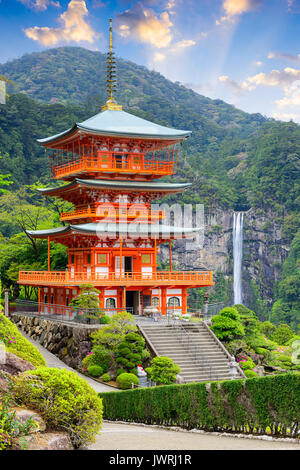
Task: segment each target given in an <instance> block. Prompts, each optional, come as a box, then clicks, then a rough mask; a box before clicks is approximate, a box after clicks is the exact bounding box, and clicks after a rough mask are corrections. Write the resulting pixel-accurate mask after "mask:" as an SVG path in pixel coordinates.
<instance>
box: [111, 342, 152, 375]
mask: <svg viewBox="0 0 300 470" xmlns="http://www.w3.org/2000/svg"><path fill="white" fill-rule="evenodd" d="M144 348H145V340H144V339H143V338H142V336H141V335H139V334H137V333H128V334H127V335H125V337H124V339H123V341H122V342H121V343H120V344H119V346H118V349H117V354H116V362H117V364H119V365H120V366H122V367H123V368H124V369H125V370H126V371H127V372H128V371H130V370H132V369H134V368H135V367H136V366H137V365H138V364H140V363H141V362H142V353H143V350H144Z"/></svg>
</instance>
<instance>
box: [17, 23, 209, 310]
mask: <svg viewBox="0 0 300 470" xmlns="http://www.w3.org/2000/svg"><path fill="white" fill-rule="evenodd" d="M110 32H111V29H110ZM110 38H111V36H110ZM110 44H112V41H111V40H110ZM111 47H112V45H111ZM109 54H110V55H108V74H107V76H108V77H114V71H113V63H111V62H110V61H111V60H112V54H113V53H112V49H111V50H110V53H109ZM113 83H114V78H108V91H109V98H108V100H107V102H106V105H105V106H103V107H102V110H101V112H100V113H98V114H96V115H95V116H93V117H91V118H90V119H87V120H86V121H83V122H80V123H76V124H74V126H73V127H72V128H70V129H67V130H66V131H64V132H61V133H60V134H56V135H54V136H51V137H47V138H45V139H40V140H39V142H40V143H41V144H42V145H43V147H45V148H46V149H48V152H49V158H50V171H51V175H52V178H53V179H55V180H58V179H60V180H62V181H63V182H64V184H63V185H62V186H59V187H53V188H49V189H40V190H39V191H40V192H41V193H42V194H43V195H45V196H47V197H55V198H60V199H62V200H65V201H68V202H70V203H72V204H73V210H72V211H70V212H64V213H61V215H60V219H61V221H63V223H64V224H68V225H63V226H61V227H59V228H53V229H49V230H36V231H28V234H29V236H30V237H32V238H41V239H46V240H48V270H47V271H20V273H19V283H20V284H22V285H31V286H35V287H38V292H39V312H40V313H49V314H52V313H56V312H59V313H66V314H68V315H69V314H70V312H71V308H69V305H70V303H71V301H72V300H73V299H74V298H76V297H77V296H78V295H79V294H80V293H81V286H82V285H83V284H90V285H93V286H94V287H95V288H96V289H98V290H99V292H100V294H99V303H100V308H101V309H103V310H104V311H105V312H106V313H107V314H109V313H115V312H116V311H120V310H127V311H130V312H132V313H134V314H138V315H142V314H143V311H144V309H145V307H149V306H154V307H157V308H158V309H159V310H160V312H161V313H162V315H166V314H167V313H168V311H174V310H176V311H178V312H181V313H182V314H185V313H186V312H187V296H188V294H187V289H188V288H198V287H208V286H212V285H213V284H214V282H213V278H212V272H211V271H173V270H172V266H171V259H170V267H169V270H167V271H161V270H158V269H157V254H158V251H159V246H160V245H161V244H162V243H168V242H169V243H170V256H171V241H172V240H176V239H182V238H191V237H193V236H195V234H196V233H197V231H198V230H199V228H192V227H178V226H177V225H176V226H175V225H171V224H170V223H169V224H165V223H163V222H164V218H165V213H164V211H163V210H153V209H152V208H151V204H152V202H153V201H155V200H156V199H160V198H162V197H163V196H165V195H170V194H174V193H181V192H182V191H184V190H185V189H186V188H187V187H188V186H190V185H189V184H186V183H181V184H180V183H165V182H162V181H159V180H160V179H161V178H162V177H163V176H166V175H174V174H175V173H176V167H177V160H178V156H179V151H180V146H181V143H182V141H183V140H184V139H186V138H188V136H189V135H190V134H191V132H190V131H185V130H178V129H172V128H168V127H165V126H161V125H159V124H155V123H153V122H150V121H147V120H145V119H141V118H139V117H137V116H134V115H132V114H129V113H127V112H125V111H123V110H122V107H121V106H119V105H117V103H116V102H115V100H114V97H113V93H112V91H113V88H114V85H113ZM50 242H55V243H61V244H63V245H65V246H66V247H67V250H68V264H67V266H66V270H65V271H51V269H50Z"/></svg>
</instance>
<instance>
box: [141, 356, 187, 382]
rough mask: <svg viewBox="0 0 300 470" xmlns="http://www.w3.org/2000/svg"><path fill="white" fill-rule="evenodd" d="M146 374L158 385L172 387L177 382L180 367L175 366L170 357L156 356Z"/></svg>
mask: <svg viewBox="0 0 300 470" xmlns="http://www.w3.org/2000/svg"><path fill="white" fill-rule="evenodd" d="M146 372H147V374H149V376H150V379H151V380H153V381H154V382H156V383H157V384H165V385H170V384H172V383H174V382H175V381H176V375H177V374H179V372H180V367H179V366H178V365H177V364H174V362H173V361H172V359H170V358H169V357H164V356H156V357H155V358H154V359H152V361H151V364H150V367H147V369H146Z"/></svg>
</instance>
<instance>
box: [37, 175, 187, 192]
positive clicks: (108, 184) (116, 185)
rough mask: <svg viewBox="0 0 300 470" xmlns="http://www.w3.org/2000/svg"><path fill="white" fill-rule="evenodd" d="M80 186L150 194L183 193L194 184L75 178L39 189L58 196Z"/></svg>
mask: <svg viewBox="0 0 300 470" xmlns="http://www.w3.org/2000/svg"><path fill="white" fill-rule="evenodd" d="M76 186H80V187H83V188H97V189H99V190H101V189H110V190H115V191H119V190H120V189H123V190H128V191H145V190H146V191H150V192H166V193H170V192H181V191H184V190H185V189H186V188H188V187H189V186H192V183H178V184H174V183H147V182H138V181H132V182H128V181H111V180H84V179H80V178H75V179H74V180H73V181H72V182H71V183H68V184H66V185H64V186H58V187H56V188H40V189H37V190H38V191H39V192H40V193H42V194H44V195H53V196H55V195H57V196H59V193H61V192H65V191H67V190H68V189H72V188H75V187H76Z"/></svg>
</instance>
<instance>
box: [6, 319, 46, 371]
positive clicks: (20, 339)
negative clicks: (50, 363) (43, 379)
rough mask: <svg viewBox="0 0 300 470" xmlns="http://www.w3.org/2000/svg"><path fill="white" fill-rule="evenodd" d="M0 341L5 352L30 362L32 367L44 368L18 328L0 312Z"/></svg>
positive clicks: (35, 349) (35, 351) (44, 363)
mask: <svg viewBox="0 0 300 470" xmlns="http://www.w3.org/2000/svg"><path fill="white" fill-rule="evenodd" d="M0 341H3V342H4V344H5V347H6V350H7V351H9V352H11V353H13V354H15V355H16V356H18V357H20V358H21V359H24V360H25V361H27V362H30V364H32V365H33V366H45V365H46V361H45V359H44V358H43V356H42V355H41V353H40V352H39V350H38V349H37V348H36V347H35V346H33V344H31V343H30V341H28V340H27V339H26V338H24V336H23V335H22V334H21V333H20V332H19V330H18V328H17V327H16V325H14V323H12V322H11V321H10V320H9V319H8V318H7V317H6V316H5V315H3V313H1V312H0Z"/></svg>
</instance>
